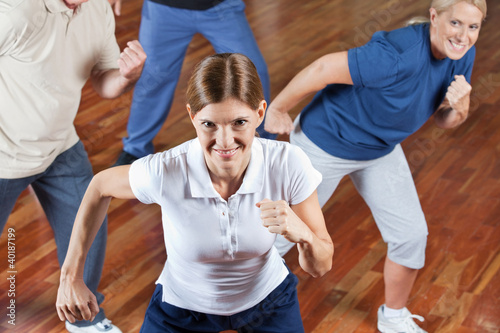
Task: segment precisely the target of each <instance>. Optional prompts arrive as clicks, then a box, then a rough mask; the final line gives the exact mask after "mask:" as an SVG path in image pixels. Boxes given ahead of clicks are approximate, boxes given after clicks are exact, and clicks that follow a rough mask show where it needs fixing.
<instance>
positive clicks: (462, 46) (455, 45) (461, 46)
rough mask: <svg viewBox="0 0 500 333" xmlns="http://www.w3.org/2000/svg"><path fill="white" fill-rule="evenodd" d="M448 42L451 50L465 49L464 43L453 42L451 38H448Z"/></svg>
mask: <svg viewBox="0 0 500 333" xmlns="http://www.w3.org/2000/svg"><path fill="white" fill-rule="evenodd" d="M450 44H451V47H452V48H453V50H455V51H458V52H462V51H463V50H465V45H462V44H457V43H454V42H452V41H451V40H450Z"/></svg>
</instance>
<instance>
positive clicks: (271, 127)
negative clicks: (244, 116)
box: [264, 104, 294, 134]
mask: <svg viewBox="0 0 500 333" xmlns="http://www.w3.org/2000/svg"><path fill="white" fill-rule="evenodd" d="M293 128H294V126H293V120H292V118H291V117H290V115H289V114H288V113H287V112H281V111H279V110H277V109H275V108H273V106H272V104H271V105H270V106H269V108H268V109H267V114H266V122H265V123H264V129H265V130H266V131H267V132H269V133H276V134H290V132H291V131H293Z"/></svg>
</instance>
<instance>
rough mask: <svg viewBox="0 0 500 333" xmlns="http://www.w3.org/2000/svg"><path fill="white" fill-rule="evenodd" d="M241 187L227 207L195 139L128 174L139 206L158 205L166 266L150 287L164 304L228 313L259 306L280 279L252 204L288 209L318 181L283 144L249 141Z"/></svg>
mask: <svg viewBox="0 0 500 333" xmlns="http://www.w3.org/2000/svg"><path fill="white" fill-rule="evenodd" d="M251 154H252V155H251V159H250V163H249V165H248V168H247V170H246V172H245V176H244V179H243V183H242V185H241V187H240V188H239V189H238V191H237V192H236V193H235V194H234V195H232V196H231V197H230V198H229V199H228V201H225V200H224V199H222V198H221V196H220V195H219V193H217V191H216V190H215V189H214V187H213V185H212V181H211V180H210V176H209V173H208V169H207V167H206V164H205V159H204V156H203V150H202V147H201V145H200V143H199V140H198V139H194V140H191V141H188V142H186V143H184V144H181V145H179V146H177V147H175V148H173V149H170V150H168V151H165V152H162V153H158V154H154V155H149V156H147V157H144V158H142V159H139V160H137V161H136V162H134V163H133V164H132V166H131V168H130V174H129V178H130V185H131V187H132V190H133V192H134V194H135V196H136V197H137V198H138V199H139V200H140V201H141V202H143V203H146V204H151V203H157V204H159V205H160V206H161V210H162V220H163V229H164V237H165V246H166V250H167V254H168V259H167V262H166V263H165V267H164V269H163V272H162V273H161V275H160V277H159V279H158V281H157V283H161V284H162V286H163V301H165V302H168V303H170V304H172V305H175V306H178V307H181V308H184V309H189V310H193V311H198V312H203V313H209V314H216V315H232V314H235V313H238V312H241V311H244V310H246V309H249V308H251V307H252V306H254V305H256V304H258V303H259V302H260V301H262V300H263V299H264V298H266V297H267V295H268V294H269V293H270V292H271V291H273V290H274V289H275V288H276V287H277V286H278V285H279V284H280V283H281V282H282V281H283V280H284V279H285V277H286V276H287V274H288V270H287V268H286V266H285V265H284V263H283V260H282V258H281V257H280V255H279V254H278V251H277V250H276V248H275V247H274V246H273V244H274V241H275V239H276V235H275V234H272V233H270V232H269V231H268V230H267V228H265V227H263V226H262V220H261V218H260V209H259V208H257V207H256V206H255V204H256V203H257V202H259V201H261V200H262V199H264V198H268V199H271V200H285V201H287V202H288V203H289V204H290V205H295V204H298V203H300V202H302V201H304V200H305V199H307V198H308V197H309V196H310V195H311V194H312V193H313V192H314V190H315V189H316V187H317V186H318V185H319V183H320V182H321V174H320V173H319V172H318V171H316V170H315V169H314V168H313V166H312V165H311V162H310V161H309V158H308V157H307V155H306V154H305V153H304V152H303V151H302V150H301V149H300V148H298V147H296V146H293V145H291V144H289V143H286V142H281V141H273V140H266V139H259V138H255V139H254V141H253V144H252V152H251Z"/></svg>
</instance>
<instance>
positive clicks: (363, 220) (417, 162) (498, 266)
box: [0, 0, 500, 333]
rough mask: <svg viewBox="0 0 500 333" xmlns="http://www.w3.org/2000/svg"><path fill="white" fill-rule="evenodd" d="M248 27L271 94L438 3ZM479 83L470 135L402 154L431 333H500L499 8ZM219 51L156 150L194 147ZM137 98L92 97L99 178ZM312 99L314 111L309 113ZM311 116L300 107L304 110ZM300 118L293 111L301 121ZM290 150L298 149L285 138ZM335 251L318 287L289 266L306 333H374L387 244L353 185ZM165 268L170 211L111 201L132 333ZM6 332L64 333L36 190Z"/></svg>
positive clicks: (342, 2)
mask: <svg viewBox="0 0 500 333" xmlns="http://www.w3.org/2000/svg"><path fill="white" fill-rule="evenodd" d="M246 3H247V11H246V12H247V16H248V19H249V22H250V24H251V26H252V28H253V30H254V33H255V36H256V38H257V41H258V43H259V45H260V47H261V50H262V53H263V55H264V57H265V59H266V61H267V63H268V66H269V72H270V76H271V87H272V95H273V96H275V95H276V94H277V93H278V92H279V91H280V89H282V88H283V87H284V86H285V84H286V83H287V82H288V81H289V80H290V79H291V78H292V77H293V76H294V75H295V74H296V73H297V72H298V71H299V70H300V69H301V68H303V67H305V66H306V65H307V64H309V63H310V62H311V61H313V60H314V59H316V58H318V57H319V56H321V55H323V54H325V53H329V52H335V51H339V50H346V49H348V48H351V47H354V46H359V45H361V44H363V43H365V42H366V41H367V40H368V39H369V37H370V36H371V35H372V33H373V32H375V31H377V30H391V29H395V28H398V27H400V26H401V25H402V24H403V22H404V21H405V20H407V19H409V18H411V17H413V16H417V15H427V7H428V3H429V1H420V0H419V1H416V0H391V1H384V0H372V1H366V0H308V1H302V0H247V1H246ZM141 5H142V2H141V1H140V0H124V6H123V7H124V8H123V13H122V16H120V17H118V18H117V26H116V33H117V37H118V40H119V43H120V45H121V46H122V47H123V46H124V45H125V43H126V42H127V41H128V40H130V39H135V38H137V34H138V28H139V23H140V8H141ZM488 5H489V15H488V16H489V18H488V20H487V21H486V22H485V23H484V26H483V28H482V31H481V34H480V38H479V41H478V42H477V57H476V64H475V67H474V73H473V77H472V81H473V96H472V99H471V104H472V112H471V115H470V117H469V119H468V120H467V121H466V123H465V124H463V125H462V126H461V127H459V128H457V129H454V130H447V131H443V130H439V129H437V128H436V127H434V125H433V124H432V121H429V122H428V123H427V124H425V125H424V126H423V127H422V128H421V129H420V130H419V131H418V132H417V133H415V134H414V135H412V136H411V137H409V138H408V139H407V140H406V141H405V142H404V144H403V147H404V149H405V152H406V155H407V158H408V161H409V163H410V165H411V169H412V172H413V176H414V178H415V182H416V185H417V189H418V192H419V195H420V199H421V203H422V206H423V208H424V211H425V213H426V217H427V221H428V225H429V231H430V234H429V238H428V248H427V252H426V255H427V261H426V266H425V268H424V269H422V270H421V271H420V273H419V276H418V278H417V281H416V284H415V288H414V289H413V292H412V294H411V298H410V301H409V304H408V307H409V308H410V309H411V310H412V311H413V312H414V313H417V314H420V315H423V316H424V317H425V319H426V321H425V322H424V323H423V324H422V327H424V328H425V329H426V330H427V331H429V332H442V333H444V332H453V333H466V332H467V333H470V332H477V333H480V332H481V333H482V332H485V333H493V332H499V330H500V252H499V249H500V223H499V222H500V217H499V216H500V180H499V179H500V130H499V128H500V113H499V112H498V110H499V109H500V48H499V45H500V44H499V40H500V29H499V28H500V25H499V23H498V17H500V2H499V1H497V0H488ZM212 52H213V50H212V48H211V46H210V45H209V44H208V43H207V42H206V41H205V39H203V38H202V37H201V36H196V37H195V38H194V40H193V42H192V43H191V45H190V47H189V50H188V54H187V57H186V60H185V62H184V66H183V71H182V74H181V78H180V82H179V85H178V89H177V92H176V95H175V101H174V105H173V107H172V110H171V113H170V116H169V118H168V120H167V121H166V123H165V124H164V127H163V129H162V131H161V133H160V134H159V135H158V136H157V138H156V139H155V142H154V143H155V146H156V149H157V150H158V151H161V150H164V149H168V148H171V147H173V146H176V145H177V144H179V143H181V142H183V141H185V140H187V139H190V138H192V137H194V130H193V129H192V126H191V124H190V122H189V120H188V118H187V117H186V113H185V109H184V93H185V88H186V81H187V78H188V77H189V75H190V72H191V70H192V68H193V66H194V65H195V64H196V63H197V62H198V61H199V60H201V59H202V58H203V57H204V56H206V55H208V54H211V53H212ZM130 101H131V94H130V93H129V94H126V95H124V96H122V97H121V98H118V99H116V100H102V99H100V98H99V97H98V96H96V94H95V93H94V92H93V91H92V90H91V89H90V88H89V86H86V88H85V89H84V92H83V98H82V103H81V108H80V111H79V114H78V116H77V119H76V121H75V124H76V127H77V130H78V132H79V134H80V136H81V138H82V140H83V142H84V144H85V146H86V148H87V151H88V153H89V156H90V159H91V162H92V164H93V166H94V170H95V172H98V171H100V170H102V169H105V168H107V167H109V166H110V165H111V164H112V163H113V162H114V160H115V159H116V157H117V155H118V153H119V152H120V150H121V148H122V145H121V141H120V140H121V138H122V137H123V136H125V135H126V122H127V117H128V111H129V106H130ZM305 103H306V101H305V102H304V103H303V104H305ZM303 104H302V105H301V106H303ZM299 111H300V107H297V108H296V109H294V111H293V115H296V114H297V113H298V112H299ZM280 139H283V140H286V139H287V138H286V137H280ZM324 213H325V217H326V221H327V223H328V229H329V231H330V233H331V235H332V238H333V240H334V243H335V248H336V250H335V251H336V252H335V258H334V265H333V269H332V271H331V272H330V273H328V274H327V275H325V276H324V277H322V278H320V279H314V278H311V277H310V276H308V275H307V274H305V273H304V272H303V271H302V270H301V269H300V268H299V266H298V263H297V252H296V250H295V249H294V250H292V251H291V252H290V253H288V254H287V255H286V257H285V259H286V262H287V263H288V265H289V266H290V268H291V269H292V270H293V271H294V272H295V273H296V274H297V275H298V277H299V279H300V283H299V286H298V291H299V299H300V304H301V311H302V317H303V320H304V324H305V328H306V332H308V333H309V332H314V333H324V332H325V333H326V332H339V333H349V332H356V333H372V332H376V331H377V330H376V312H377V308H378V306H379V305H380V304H381V303H382V302H383V278H382V268H383V262H384V258H385V252H386V245H385V244H384V243H383V241H382V240H381V237H380V234H379V232H378V230H377V228H376V226H375V223H374V222H373V219H372V217H371V215H370V212H369V210H368V208H367V206H366V205H365V204H364V202H363V201H362V199H361V198H360V196H359V195H358V194H357V192H356V191H355V189H354V187H353V185H352V183H351V182H350V180H348V179H344V180H343V181H342V182H341V184H340V186H339V188H338V190H337V191H336V193H335V194H334V196H333V197H332V198H331V200H330V201H329V202H328V204H327V205H326V206H325V207H324ZM9 228H14V229H15V238H16V239H15V245H16V248H15V251H16V252H15V255H16V257H15V260H16V262H15V265H16V270H17V273H16V274H15V302H16V303H15V305H16V309H15V311H16V321H15V323H16V325H15V326H12V325H10V324H9V323H8V320H9V317H8V316H7V314H8V313H9V310H8V309H6V307H7V306H8V305H9V302H10V299H12V297H11V296H9V295H8V294H9V293H8V290H9V289H10V283H9V280H7V278H8V277H9V275H8V274H7V272H6V269H7V264H8V248H7V236H8V232H7V231H8V229H9ZM165 259H166V254H165V249H164V245H163V236H162V228H161V222H160V211H159V209H158V207H156V206H146V205H143V204H141V203H139V202H137V201H124V200H114V201H112V204H111V207H110V210H109V238H108V247H107V253H106V262H105V266H104V272H103V275H102V280H101V284H100V290H101V292H103V293H104V295H105V296H106V300H105V302H104V304H103V307H104V308H105V310H106V313H107V316H108V317H109V318H110V319H111V320H112V321H113V323H115V324H116V325H118V326H119V327H120V328H121V329H122V330H123V332H138V330H139V328H140V326H141V323H142V319H143V316H144V312H145V310H146V307H147V304H148V302H149V299H150V296H151V294H152V292H153V289H154V281H155V280H156V278H157V276H158V274H159V273H160V271H161V269H162V266H163V263H164V261H165ZM0 262H1V264H0V265H1V266H0V267H1V276H0V305H1V306H0V332H23V333H24V332H36V333H38V332H42V333H45V332H53V333H58V332H65V329H64V325H63V323H61V322H60V321H59V319H58V318H57V315H56V311H55V306H54V303H55V298H56V291H57V287H58V278H59V267H58V263H57V258H56V249H55V244H54V241H53V236H52V231H51V229H50V227H49V225H48V223H47V221H46V218H45V216H44V214H43V211H42V209H41V208H40V206H39V204H38V202H37V200H36V198H35V197H34V196H33V193H32V191H31V190H30V189H27V190H26V191H25V192H23V194H22V195H21V197H20V198H19V200H18V202H17V204H16V206H15V209H14V211H13V212H12V215H11V216H10V218H9V220H8V223H7V226H6V227H5V229H4V230H3V234H2V237H1V240H0Z"/></svg>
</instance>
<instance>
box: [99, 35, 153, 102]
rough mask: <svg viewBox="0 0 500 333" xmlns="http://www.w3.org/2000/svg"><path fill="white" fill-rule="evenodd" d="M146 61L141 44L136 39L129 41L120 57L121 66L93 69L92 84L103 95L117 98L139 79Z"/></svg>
mask: <svg viewBox="0 0 500 333" xmlns="http://www.w3.org/2000/svg"><path fill="white" fill-rule="evenodd" d="M145 61H146V53H145V52H144V50H143V49H142V46H141V44H140V43H139V42H138V41H136V40H134V41H131V42H128V43H127V47H126V48H125V49H124V50H123V52H122V53H121V54H120V58H119V59H118V66H119V68H118V69H110V70H94V71H92V73H91V75H90V78H91V80H92V86H93V87H94V89H95V90H96V91H97V93H98V94H99V95H100V96H101V97H103V98H116V97H118V96H120V95H121V94H123V93H125V92H127V91H128V90H130V89H131V88H132V87H133V86H134V84H135V83H136V82H137V80H139V77H140V76H141V73H142V68H143V67H144V62H145Z"/></svg>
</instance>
